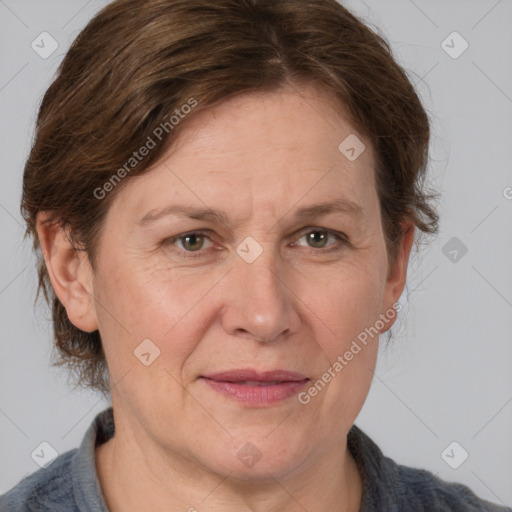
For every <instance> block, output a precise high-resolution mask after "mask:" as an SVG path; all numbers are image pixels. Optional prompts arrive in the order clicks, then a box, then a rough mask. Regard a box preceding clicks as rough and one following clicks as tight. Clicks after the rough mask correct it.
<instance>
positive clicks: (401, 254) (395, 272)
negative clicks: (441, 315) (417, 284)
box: [380, 221, 415, 334]
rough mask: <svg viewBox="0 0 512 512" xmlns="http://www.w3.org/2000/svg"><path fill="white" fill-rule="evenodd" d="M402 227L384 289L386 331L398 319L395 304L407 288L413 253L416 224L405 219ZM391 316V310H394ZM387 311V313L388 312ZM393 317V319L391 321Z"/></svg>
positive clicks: (383, 330)
mask: <svg viewBox="0 0 512 512" xmlns="http://www.w3.org/2000/svg"><path fill="white" fill-rule="evenodd" d="M401 227H402V238H401V240H400V246H399V248H398V251H397V256H396V259H395V261H394V263H393V265H391V267H390V268H389V270H388V277H387V281H386V286H385V290H384V301H383V306H384V310H383V311H381V313H382V314H383V315H385V316H386V318H388V321H387V322H385V327H384V329H382V330H381V331H380V333H381V334H382V333H384V332H386V331H387V330H389V329H390V328H391V326H392V325H393V324H394V323H395V320H396V309H395V308H394V307H393V305H394V304H395V303H396V302H398V299H399V298H400V296H401V295H402V292H403V290H404V288H405V282H406V280H407V267H408V264H409V256H410V253H411V248H412V244H413V242H414V233H415V226H414V224H413V223H412V222H410V221H404V222H402V224H401ZM393 311H395V312H394V313H393V315H394V316H393V317H391V312H393ZM386 313H387V314H386ZM390 318H392V321H390Z"/></svg>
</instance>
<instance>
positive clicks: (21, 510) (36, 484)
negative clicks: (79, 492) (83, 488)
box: [0, 449, 77, 512]
mask: <svg viewBox="0 0 512 512" xmlns="http://www.w3.org/2000/svg"><path fill="white" fill-rule="evenodd" d="M76 452H77V449H74V450H70V451H68V452H66V453H63V454H61V455H60V456H59V457H58V458H57V459H56V460H55V461H54V462H53V463H52V464H51V465H50V466H48V467H47V468H43V469H40V470H38V471H36V472H35V473H32V474H31V475H29V476H27V477H26V478H24V479H23V480H22V481H21V482H20V483H18V484H17V485H16V486H15V487H13V488H12V489H11V490H10V491H8V492H7V494H4V495H3V496H0V512H29V511H30V512H40V511H41V512H42V511H49V510H51V511H52V512H61V511H62V512H64V511H66V512H73V511H74V510H76V509H75V500H74V498H73V480H72V470H71V465H72V460H73V457H74V455H75V454H76Z"/></svg>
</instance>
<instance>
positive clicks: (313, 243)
mask: <svg viewBox="0 0 512 512" xmlns="http://www.w3.org/2000/svg"><path fill="white" fill-rule="evenodd" d="M329 237H332V238H334V239H336V240H338V241H343V240H344V238H343V236H342V235H341V234H338V233H335V232H334V231H330V230H327V229H311V230H309V231H308V232H306V233H304V234H303V235H302V236H301V237H300V238H299V240H301V239H303V238H305V239H306V243H307V244H308V245H309V246H310V247H312V248H314V249H325V248H326V247H329V245H327V240H328V239H329ZM294 245H297V243H295V244H294ZM299 245H300V244H299ZM330 245H335V244H330Z"/></svg>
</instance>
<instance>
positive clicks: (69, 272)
mask: <svg viewBox="0 0 512 512" xmlns="http://www.w3.org/2000/svg"><path fill="white" fill-rule="evenodd" d="M37 234H38V237H39V241H40V244H41V250H42V253H43V257H44V260H45V264H46V268H47V270H48V275H49V277H50V281H51V283H52V287H53V290H54V291H55V294H56V295H57V297H58V298H59V300H60V301H61V303H62V305H63V306H64V308H65V309H66V312H67V315H68V318H69V320H70V322H71V323H72V324H73V325H74V326H75V327H77V328H78V329H80V330H82V331H86V332H92V331H95V330H97V329H98V323H97V320H96V312H95V309H94V301H93V296H94V293H93V292H94V290H93V279H92V277H93V272H92V267H91V264H90V262H89V258H88V257H87V253H86V252H85V251H83V250H80V249H78V248H76V247H74V246H73V244H72V242H71V240H70V237H69V230H68V229H67V228H65V227H63V226H62V225H61V224H60V223H59V222H55V221H52V220H51V217H50V215H49V214H48V213H46V212H40V213H39V214H38V216H37Z"/></svg>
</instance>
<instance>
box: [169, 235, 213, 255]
mask: <svg viewBox="0 0 512 512" xmlns="http://www.w3.org/2000/svg"><path fill="white" fill-rule="evenodd" d="M206 241H208V242H210V245H211V243H212V241H211V240H210V238H209V237H208V236H207V235H206V234H205V233H203V232H201V231H192V232H190V233H184V234H183V235H179V236H176V237H174V238H171V239H169V240H167V241H166V243H168V244H172V245H176V246H177V247H178V248H179V249H181V250H183V251H185V252H199V251H201V249H206V248H208V247H210V246H208V245H206V247H205V243H206Z"/></svg>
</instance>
